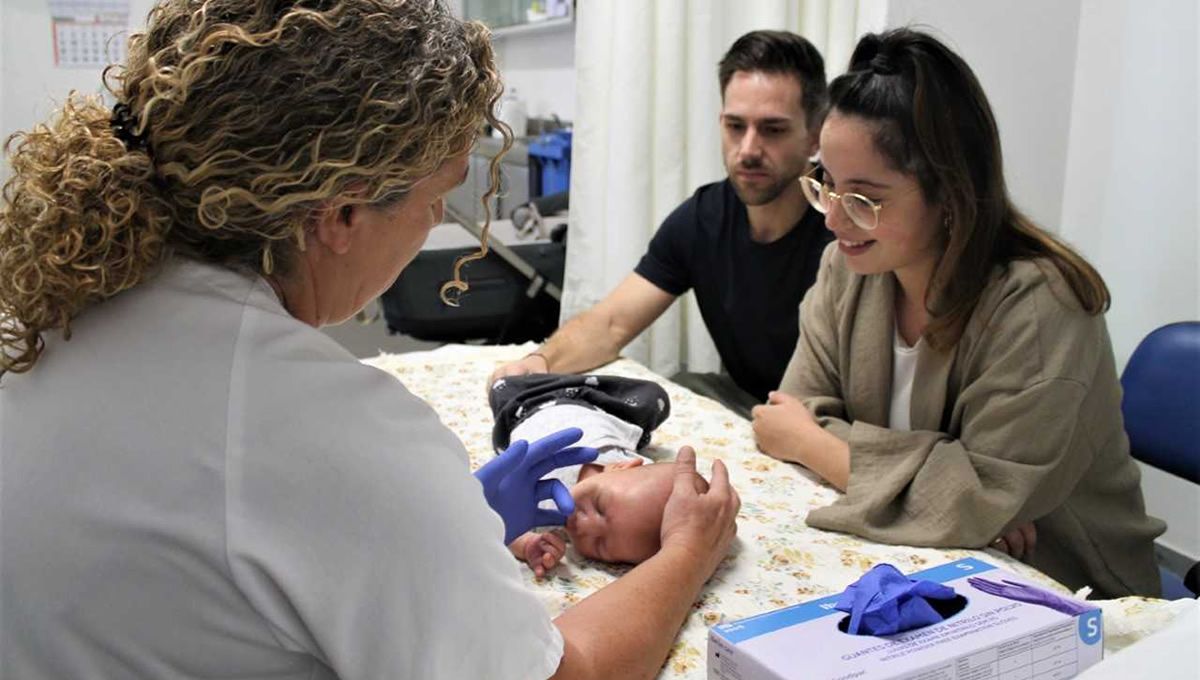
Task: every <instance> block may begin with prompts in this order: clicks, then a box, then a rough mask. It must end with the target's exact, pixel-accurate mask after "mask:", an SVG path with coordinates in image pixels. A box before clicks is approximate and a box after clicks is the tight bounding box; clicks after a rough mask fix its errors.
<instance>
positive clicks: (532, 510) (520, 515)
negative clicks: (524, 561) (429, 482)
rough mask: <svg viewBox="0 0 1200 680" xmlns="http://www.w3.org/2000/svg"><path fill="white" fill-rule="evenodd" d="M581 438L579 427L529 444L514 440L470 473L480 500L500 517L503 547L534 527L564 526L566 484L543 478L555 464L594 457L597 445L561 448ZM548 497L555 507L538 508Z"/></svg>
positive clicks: (569, 509) (569, 505)
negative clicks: (477, 485)
mask: <svg viewBox="0 0 1200 680" xmlns="http://www.w3.org/2000/svg"><path fill="white" fill-rule="evenodd" d="M582 436H583V430H580V429H579V428H577V427H572V428H569V429H566V430H562V431H561V432H555V433H554V434H552V435H548V436H546V437H542V438H541V439H539V440H537V441H536V442H534V443H532V444H530V443H528V442H526V441H525V440H524V439H519V440H517V441H515V442H513V443H512V444H510V445H509V447H508V448H507V449H505V450H504V452H503V453H501V454H500V455H499V456H496V457H495V458H493V459H492V460H490V461H488V463H487V465H484V466H483V467H481V468H479V469H478V470H476V471H475V478H476V479H478V480H479V483H480V484H482V485H483V497H484V499H485V500H487V504H488V505H490V506H492V510H495V511H496V514H497V515H500V519H502V520H504V544H505V545H508V544H509V543H512V542H513V540H514V539H516V538H517V537H518V536H520V535H521V534H523V533H525V532H526V531H529V530H530V529H532V528H534V527H541V526H549V525H562V524H566V523H567V517H570V516H571V513H573V512H575V500H574V499H573V498H571V492H570V490H569V489H567V487H566V485H565V484H563V483H562V482H560V481H558V480H557V479H542V477H543V476H544V475H545V474H546V473H547V472H550V471H551V470H553V469H555V468H560V467H567V466H569V465H580V464H582V463H590V462H592V461H593V460H596V455H597V453H598V452H597V451H596V449H592V448H585V447H576V448H570V449H568V448H563V447H565V446H568V445H570V444H574V443H575V442H577V441H579V438H580V437H582ZM550 498H553V499H554V504H555V505H556V506H558V509H557V510H544V509H542V508H539V507H538V503H540V502H541V501H544V500H548V499H550Z"/></svg>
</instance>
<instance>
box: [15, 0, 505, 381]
mask: <svg viewBox="0 0 1200 680" xmlns="http://www.w3.org/2000/svg"><path fill="white" fill-rule="evenodd" d="M105 84H106V86H107V87H108V89H109V90H110V91H111V92H112V93H113V95H114V96H115V97H116V99H117V101H118V102H120V103H121V104H124V105H127V106H128V107H129V110H130V112H131V113H132V118H133V120H134V121H135V122H136V131H135V132H136V134H140V135H143V136H144V138H145V140H146V144H145V147H144V148H143V147H142V146H139V145H131V147H132V148H127V147H126V145H125V143H124V142H122V141H121V140H120V139H118V138H117V136H116V135H115V134H114V131H113V124H112V120H113V113H112V111H110V110H109V109H108V108H105V107H103V106H102V105H101V103H100V102H99V101H98V100H97V99H96V98H87V97H82V96H79V95H76V94H74V93H72V94H71V96H70V97H69V98H68V99H67V100H66V102H65V103H64V104H63V106H62V107H61V110H60V111H59V112H58V113H57V114H56V116H55V117H54V118H53V119H52V120H51V121H50V122H49V123H48V124H45V125H39V126H37V127H35V128H34V129H33V130H31V131H28V132H19V133H17V134H15V135H13V136H12V137H10V138H9V139H8V140H7V141H6V142H5V150H6V152H8V153H9V154H11V162H12V170H13V173H12V177H11V178H10V179H9V181H8V182H7V183H5V185H4V188H3V192H2V194H0V316H2V317H3V319H0V374H2V373H3V372H6V371H14V372H22V371H27V370H29V369H30V368H32V367H33V365H34V364H35V363H36V362H37V360H38V358H39V356H40V355H41V353H42V349H43V347H44V340H43V337H42V336H43V334H44V333H46V332H47V331H51V330H56V329H57V330H61V331H62V332H63V335H64V336H65V337H68V338H69V337H70V322H71V320H72V319H73V318H75V317H76V316H77V315H78V314H79V313H80V312H82V311H83V310H84V309H86V308H88V307H89V306H91V305H94V304H96V303H98V302H100V301H102V300H105V299H107V298H110V297H112V296H114V295H117V294H118V293H120V292H121V291H123V290H127V289H129V288H132V287H134V286H136V285H138V284H139V283H141V282H143V281H145V280H146V279H147V278H148V277H150V276H152V275H153V273H154V272H155V270H156V269H157V268H158V266H159V265H160V264H161V263H162V262H163V261H164V260H165V259H166V258H167V257H168V255H170V254H171V253H176V252H178V253H181V254H186V255H188V256H192V257H198V258H201V259H204V260H206V261H209V262H213V263H217V264H220V265H223V266H228V267H232V268H238V269H244V270H250V271H255V272H259V273H262V274H271V273H274V274H276V275H279V276H286V275H287V274H288V272H289V271H290V268H291V267H292V266H293V264H294V262H295V259H296V256H297V253H298V252H299V251H300V250H303V248H304V244H305V233H306V228H307V226H308V224H309V219H310V215H312V214H313V211H314V210H315V209H316V208H318V207H319V206H320V205H321V203H322V202H323V201H327V200H329V199H331V198H333V197H335V196H344V197H347V198H350V200H352V201H353V202H355V203H364V204H376V205H377V204H388V203H393V202H396V201H399V200H401V199H402V198H403V197H404V196H405V194H406V193H407V191H408V190H409V189H410V188H411V187H412V186H413V185H414V183H416V182H417V181H419V180H421V179H422V178H424V177H427V176H428V175H430V174H431V173H433V172H434V171H435V170H436V169H437V168H438V167H439V166H440V165H441V164H442V163H443V162H444V161H445V160H446V159H448V158H450V157H452V156H456V155H459V154H462V153H465V152H467V151H468V150H469V149H470V147H471V145H472V144H473V141H474V139H475V136H476V134H477V132H478V129H479V127H480V125H481V124H482V123H483V122H484V121H485V120H486V121H488V122H490V123H492V124H493V125H498V122H497V121H496V119H495V118H494V116H493V113H492V112H493V110H494V107H495V104H496V101H497V100H498V99H499V97H500V95H501V92H502V89H503V88H502V85H501V82H500V77H499V73H498V71H497V69H496V66H495V62H494V58H493V54H492V48H491V43H490V37H489V35H488V32H487V29H486V28H484V27H483V25H482V24H478V23H475V22H464V21H461V20H459V19H456V18H455V17H453V16H452V15H451V14H450V13H449V12H448V11H447V10H446V8H445V7H444V6H443V5H442V4H441V3H440V2H439V0H163V1H162V2H161V3H160V4H159V5H158V6H157V7H155V8H154V10H152V11H151V13H150V17H149V22H148V26H147V29H146V32H145V33H141V34H136V35H134V36H132V37H131V38H130V42H129V58H128V60H127V63H126V64H125V66H124V67H119V66H112V67H109V69H108V70H107V71H106V72H105ZM500 127H501V128H502V129H503V126H500ZM503 131H504V132H505V133H506V134H505V148H506V149H507V147H508V146H509V145H510V144H511V136H510V134H508V130H506V129H504V130H503ZM497 168H498V166H497V165H496V161H493V165H492V180H493V181H492V189H491V190H490V191H489V192H488V196H487V197H485V198H484V201H485V202H486V201H487V199H488V198H489V197H490V196H491V194H493V193H494V192H495V186H496V184H497V182H496V177H497V172H498V170H497ZM485 228H486V225H485ZM485 243H486V241H485ZM485 249H486V246H485ZM484 252H485V250H484ZM460 267H461V265H459V266H458V267H456V268H455V277H456V280H457V277H458V272H459V269H460Z"/></svg>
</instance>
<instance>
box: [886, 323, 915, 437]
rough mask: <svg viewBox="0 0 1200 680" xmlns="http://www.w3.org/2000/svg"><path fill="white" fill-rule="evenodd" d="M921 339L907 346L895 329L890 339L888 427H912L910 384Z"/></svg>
mask: <svg viewBox="0 0 1200 680" xmlns="http://www.w3.org/2000/svg"><path fill="white" fill-rule="evenodd" d="M920 349H921V341H920V340H917V344H915V345H913V346H912V347H909V346H908V345H906V344H905V343H904V338H902V337H900V330H899V329H896V332H895V333H894V335H893V340H892V407H891V413H890V414H889V415H888V429H890V430H901V431H904V432H907V431H909V430H911V429H912V424H911V423H912V421H911V414H912V385H913V378H914V377H915V376H916V375H917V355H918V354H919V353H920Z"/></svg>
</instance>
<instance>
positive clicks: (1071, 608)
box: [967, 576, 1095, 616]
mask: <svg viewBox="0 0 1200 680" xmlns="http://www.w3.org/2000/svg"><path fill="white" fill-rule="evenodd" d="M967 583H969V584H971V587H972V588H974V589H975V590H978V591H980V592H984V593H987V594H988V595H995V596H996V597H1003V598H1007V599H1009V600H1016V601H1018V602H1026V603H1029V604H1040V605H1042V606H1043V607H1049V608H1051V609H1053V610H1055V611H1060V612H1062V613H1064V614H1069V615H1070V616H1079V615H1080V614H1082V613H1084V612H1090V611H1092V610H1093V609H1095V607H1089V606H1088V605H1085V604H1083V603H1082V602H1076V601H1075V600H1072V599H1069V598H1065V597H1063V596H1061V595H1055V594H1054V593H1052V592H1050V591H1048V590H1042V589H1041V588H1037V587H1034V586H1028V585H1025V584H1024V583H1017V582H1016V581H1009V580H1007V579H1005V580H1002V581H1001V582H1000V583H996V582H995V581H989V580H987V579H985V578H979V577H978V576H972V577H971V578H969V579H967Z"/></svg>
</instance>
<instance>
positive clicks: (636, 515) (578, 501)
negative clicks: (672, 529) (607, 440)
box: [567, 459, 708, 564]
mask: <svg viewBox="0 0 1200 680" xmlns="http://www.w3.org/2000/svg"><path fill="white" fill-rule="evenodd" d="M696 479H697V480H698V481H697V484H702V485H703V486H704V487H707V486H708V485H707V483H705V482H704V480H703V479H702V478H700V477H699V476H697V477H696ZM674 480H675V464H674V463H673V462H665V463H651V464H649V465H643V464H642V461H641V460H640V459H639V460H632V461H628V462H621V463H613V464H611V465H607V466H603V467H601V466H599V465H585V466H583V468H582V469H581V470H580V472H579V481H578V482H577V483H576V484H575V487H574V488H572V489H571V495H572V496H573V497H574V499H575V512H574V514H572V515H571V516H570V517H569V518H568V519H567V534H569V535H570V537H571V542H572V543H573V544H574V545H575V549H576V550H577V551H578V552H579V554H580V555H582V556H584V557H586V558H588V559H592V560H600V561H603V562H629V563H632V564H637V563H639V562H644V561H645V560H648V559H650V558H651V557H652V556H653V555H654V554H655V553H656V552H658V549H659V547H660V544H661V535H660V530H661V528H662V517H663V508H664V507H666V505H667V499H668V498H670V497H671V488H672V486H673V485H674ZM706 490H707V488H704V489H700V491H706Z"/></svg>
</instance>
